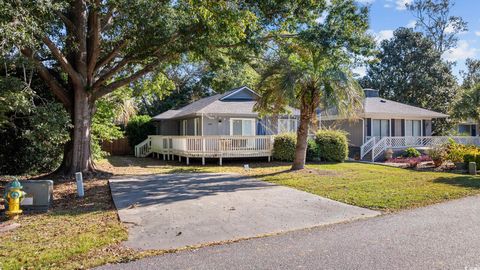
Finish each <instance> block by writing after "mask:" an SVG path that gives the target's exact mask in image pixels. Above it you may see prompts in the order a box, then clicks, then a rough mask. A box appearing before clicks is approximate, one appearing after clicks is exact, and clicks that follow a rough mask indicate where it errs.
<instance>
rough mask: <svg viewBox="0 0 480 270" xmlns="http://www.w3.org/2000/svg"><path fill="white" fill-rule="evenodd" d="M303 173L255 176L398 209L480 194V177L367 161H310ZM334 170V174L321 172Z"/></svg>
mask: <svg viewBox="0 0 480 270" xmlns="http://www.w3.org/2000/svg"><path fill="white" fill-rule="evenodd" d="M307 167H308V169H307V170H303V171H300V172H282V173H275V170H272V172H270V173H268V172H267V170H266V169H263V170H262V172H260V173H256V172H253V175H255V176H257V177H259V178H261V179H263V180H265V181H269V182H272V183H276V184H280V185H285V186H289V187H293V188H296V189H300V190H303V191H307V192H310V193H314V194H317V195H320V196H324V197H327V198H330V199H333V200H336V201H340V202H344V203H348V204H352V205H357V206H360V207H367V208H370V209H377V210H384V211H398V210H401V209H406V208H413V207H419V206H425V205H429V204H433V203H438V202H442V201H446V200H451V199H457V198H461V197H465V196H468V195H475V194H479V193H480V177H479V176H469V175H460V174H453V173H444V172H420V171H414V170H407V169H400V168H393V167H387V166H381V165H374V164H364V163H338V164H310V165H308V166H307ZM328 171H333V172H335V173H330V174H329V173H323V174H322V173H321V172H328Z"/></svg>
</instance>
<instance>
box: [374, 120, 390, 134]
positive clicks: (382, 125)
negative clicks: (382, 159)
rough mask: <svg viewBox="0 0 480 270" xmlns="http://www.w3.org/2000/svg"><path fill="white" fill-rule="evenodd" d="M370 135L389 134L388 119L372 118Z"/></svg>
mask: <svg viewBox="0 0 480 270" xmlns="http://www.w3.org/2000/svg"><path fill="white" fill-rule="evenodd" d="M372 136H373V137H386V136H389V120H382V119H373V120H372Z"/></svg>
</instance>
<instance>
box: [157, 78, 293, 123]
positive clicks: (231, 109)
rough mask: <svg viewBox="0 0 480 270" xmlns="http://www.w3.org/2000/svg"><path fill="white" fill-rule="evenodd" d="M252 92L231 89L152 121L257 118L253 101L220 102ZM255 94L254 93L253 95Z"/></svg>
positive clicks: (159, 116) (158, 116)
mask: <svg viewBox="0 0 480 270" xmlns="http://www.w3.org/2000/svg"><path fill="white" fill-rule="evenodd" d="M244 88H245V89H248V90H250V91H252V92H253V90H251V89H249V88H248V87H245V86H242V87H238V88H235V89H232V90H230V91H228V92H226V93H224V94H216V95H213V96H210V97H206V98H202V99H200V100H197V101H195V102H193V103H190V104H188V105H187V106H185V107H183V108H180V109H178V110H168V111H166V112H164V113H161V114H159V115H157V116H154V117H153V120H162V119H174V118H181V117H186V116H193V115H199V114H228V115H243V116H257V115H258V113H257V112H255V111H254V110H253V107H254V106H255V103H256V101H255V100H222V98H224V97H226V96H228V95H230V94H232V93H234V92H235V91H238V90H241V89H244ZM253 93H255V92H253ZM255 94H256V93H255ZM292 112H293V113H294V114H299V112H298V110H295V109H293V110H292Z"/></svg>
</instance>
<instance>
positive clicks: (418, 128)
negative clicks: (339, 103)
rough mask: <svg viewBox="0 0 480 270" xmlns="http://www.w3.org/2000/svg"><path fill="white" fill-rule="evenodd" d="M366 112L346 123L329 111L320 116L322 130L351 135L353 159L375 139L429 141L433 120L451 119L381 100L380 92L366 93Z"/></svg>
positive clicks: (432, 112) (364, 106) (439, 114)
mask: <svg viewBox="0 0 480 270" xmlns="http://www.w3.org/2000/svg"><path fill="white" fill-rule="evenodd" d="M364 91H365V100H364V104H363V108H362V109H361V111H360V112H359V113H358V115H357V119H346V118H345V117H341V116H339V115H338V114H336V113H335V110H326V111H325V113H322V114H321V115H320V126H321V127H323V128H337V129H342V130H345V131H346V132H347V133H348V135H347V136H348V139H349V143H350V148H351V151H350V152H351V153H352V157H353V155H356V154H361V155H362V156H363V155H364V154H366V153H360V150H361V148H362V146H364V145H365V144H367V143H370V144H372V143H371V141H370V140H371V139H372V138H374V137H375V138H376V141H380V140H381V139H382V138H384V137H398V138H403V137H409V138H412V137H425V136H431V135H432V120H433V119H438V118H447V117H448V115H446V114H443V113H438V112H434V111H431V110H426V109H422V108H418V107H415V106H410V105H407V104H403V103H399V102H395V101H391V100H387V99H384V98H381V97H379V95H378V90H374V89H365V90H364Z"/></svg>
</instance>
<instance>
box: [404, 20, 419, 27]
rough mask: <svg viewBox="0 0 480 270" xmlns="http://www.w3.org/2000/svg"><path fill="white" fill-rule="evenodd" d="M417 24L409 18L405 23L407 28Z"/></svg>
mask: <svg viewBox="0 0 480 270" xmlns="http://www.w3.org/2000/svg"><path fill="white" fill-rule="evenodd" d="M416 25H417V21H415V20H411V21H409V22H408V23H407V25H405V26H406V27H407V28H415V26H416Z"/></svg>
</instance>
